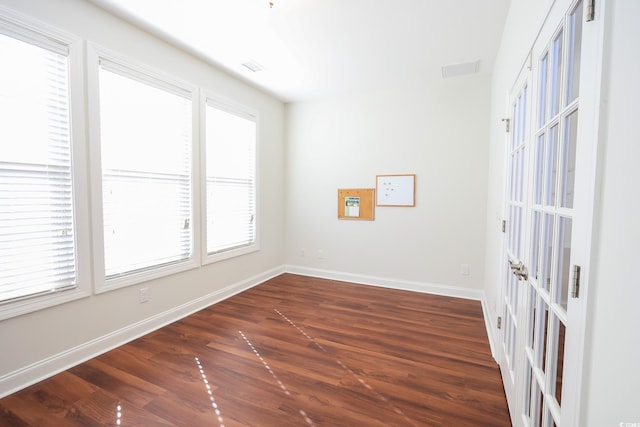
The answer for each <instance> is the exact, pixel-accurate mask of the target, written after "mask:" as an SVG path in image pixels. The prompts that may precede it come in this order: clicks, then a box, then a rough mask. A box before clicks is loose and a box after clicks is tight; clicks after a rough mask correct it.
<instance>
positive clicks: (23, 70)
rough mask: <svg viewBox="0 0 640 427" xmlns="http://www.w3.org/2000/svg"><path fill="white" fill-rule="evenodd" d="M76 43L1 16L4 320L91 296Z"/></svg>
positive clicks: (0, 294)
mask: <svg viewBox="0 0 640 427" xmlns="http://www.w3.org/2000/svg"><path fill="white" fill-rule="evenodd" d="M71 44H72V42H71V41H70V40H69V41H60V42H59V41H57V38H55V37H54V36H51V35H50V34H44V33H42V34H41V33H38V32H35V31H33V30H27V29H26V28H24V27H22V26H21V25H18V24H17V22H13V21H9V20H5V19H4V18H2V17H0V56H1V57H2V59H3V61H2V63H3V65H2V67H0V117H2V125H1V126H0V141H1V143H0V305H1V310H0V319H1V318H5V317H9V316H12V315H16V314H22V313H26V312H28V311H33V310H34V309H38V308H43V307H46V306H49V305H53V304H56V303H59V302H64V301H68V300H70V299H74V298H78V297H81V296H85V295H87V293H86V285H85V284H82V285H81V280H80V279H81V278H83V275H82V274H81V273H79V270H81V269H80V268H79V267H78V264H79V257H78V253H79V250H78V242H77V239H76V236H77V228H78V227H77V222H78V218H77V217H76V214H75V210H74V204H75V202H74V197H75V194H76V192H75V188H74V176H75V174H74V166H73V157H74V156H73V155H74V154H81V153H74V147H73V144H72V134H73V132H72V128H71V107H70V104H71V102H70V100H71V89H70V74H71V71H70V69H71V68H72V62H73V61H72V60H71V51H74V54H75V52H76V49H77V46H73V47H72V46H71ZM79 120H80V122H82V117H79ZM78 169H79V170H80V169H82V168H78Z"/></svg>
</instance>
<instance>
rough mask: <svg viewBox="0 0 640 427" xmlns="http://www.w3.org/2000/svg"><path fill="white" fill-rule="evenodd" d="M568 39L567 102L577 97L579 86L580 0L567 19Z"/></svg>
mask: <svg viewBox="0 0 640 427" xmlns="http://www.w3.org/2000/svg"><path fill="white" fill-rule="evenodd" d="M568 31H569V40H568V42H567V43H568V46H567V49H568V50H569V57H568V59H567V104H570V103H571V102H573V100H574V99H576V98H577V97H578V94H579V88H580V85H579V83H580V57H581V50H582V1H581V2H579V3H578V4H577V5H576V7H575V9H574V10H573V12H571V14H569V20H568Z"/></svg>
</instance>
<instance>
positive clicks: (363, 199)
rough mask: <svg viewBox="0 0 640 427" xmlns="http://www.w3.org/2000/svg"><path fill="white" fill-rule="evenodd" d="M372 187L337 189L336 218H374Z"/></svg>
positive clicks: (373, 192)
mask: <svg viewBox="0 0 640 427" xmlns="http://www.w3.org/2000/svg"><path fill="white" fill-rule="evenodd" d="M374 194H375V189H373V188H350V189H339V190H338V219H360V220H368V221H373V220H374V213H373V212H374V209H373V205H374V202H373V198H374Z"/></svg>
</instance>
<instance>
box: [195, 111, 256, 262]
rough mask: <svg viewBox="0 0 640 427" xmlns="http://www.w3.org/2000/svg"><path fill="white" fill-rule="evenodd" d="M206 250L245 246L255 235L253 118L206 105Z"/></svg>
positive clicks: (214, 250) (209, 251) (208, 251)
mask: <svg viewBox="0 0 640 427" xmlns="http://www.w3.org/2000/svg"><path fill="white" fill-rule="evenodd" d="M205 114H206V188H207V203H206V206H207V253H208V254H215V253H219V252H222V251H226V250H230V249H234V248H238V247H242V246H247V245H250V244H252V243H254V242H255V235H256V217H255V215H256V181H255V178H256V176H255V175H256V131H257V126H256V121H255V118H253V117H251V116H248V115H238V114H233V113H231V112H228V111H226V110H224V109H221V108H220V107H219V106H217V105H216V104H215V103H213V102H207V105H206V112H205Z"/></svg>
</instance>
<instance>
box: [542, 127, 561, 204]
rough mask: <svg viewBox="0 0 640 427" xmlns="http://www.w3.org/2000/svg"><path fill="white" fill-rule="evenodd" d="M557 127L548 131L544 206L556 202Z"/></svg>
mask: <svg viewBox="0 0 640 427" xmlns="http://www.w3.org/2000/svg"><path fill="white" fill-rule="evenodd" d="M557 137H558V125H555V126H553V127H552V128H551V129H549V138H548V139H547V150H546V154H547V155H546V158H545V172H544V173H545V205H547V206H553V205H555V200H556V175H557V167H556V163H557V162H556V158H557V154H556V151H557V141H556V139H557Z"/></svg>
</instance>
